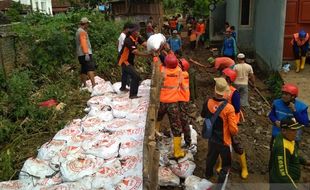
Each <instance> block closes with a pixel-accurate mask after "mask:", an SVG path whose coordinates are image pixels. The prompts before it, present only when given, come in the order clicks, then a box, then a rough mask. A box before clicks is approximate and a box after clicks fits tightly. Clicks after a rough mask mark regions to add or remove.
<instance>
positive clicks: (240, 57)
mask: <svg viewBox="0 0 310 190" xmlns="http://www.w3.org/2000/svg"><path fill="white" fill-rule="evenodd" d="M237 58H238V59H244V58H245V55H244V54H243V53H239V54H238V55H237Z"/></svg>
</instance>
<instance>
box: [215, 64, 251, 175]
mask: <svg viewBox="0 0 310 190" xmlns="http://www.w3.org/2000/svg"><path fill="white" fill-rule="evenodd" d="M222 75H223V77H224V78H225V80H226V82H227V83H228V85H229V89H230V93H228V94H225V95H224V98H225V99H227V101H228V103H230V104H231V105H233V107H234V109H235V115H236V117H235V119H236V121H237V123H239V122H240V115H241V113H240V111H241V110H240V94H239V92H238V90H237V89H236V88H235V87H233V86H232V83H233V82H234V81H235V80H236V78H237V73H236V71H234V70H232V69H230V68H226V69H224V70H223V71H222ZM238 137H239V136H238V135H235V136H233V137H232V139H231V142H232V147H233V149H234V151H235V152H236V153H237V154H238V155H239V159H240V166H241V178H242V179H247V178H248V175H249V173H248V168H247V162H246V155H245V151H244V150H243V148H242V146H241V143H240V138H238ZM218 161H219V162H218V164H217V167H216V171H217V172H218V173H219V172H220V170H221V168H222V163H221V157H219V160H218Z"/></svg>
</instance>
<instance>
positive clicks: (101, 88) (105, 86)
mask: <svg viewBox="0 0 310 190" xmlns="http://www.w3.org/2000/svg"><path fill="white" fill-rule="evenodd" d="M109 92H113V93H114V90H113V87H112V84H111V82H110V81H107V82H105V83H99V84H97V85H96V86H95V87H94V88H93V91H92V93H91V97H93V96H101V95H104V94H106V93H109Z"/></svg>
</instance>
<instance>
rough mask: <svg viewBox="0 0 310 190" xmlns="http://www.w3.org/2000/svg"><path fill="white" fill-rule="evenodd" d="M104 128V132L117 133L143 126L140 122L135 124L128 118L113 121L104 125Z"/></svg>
mask: <svg viewBox="0 0 310 190" xmlns="http://www.w3.org/2000/svg"><path fill="white" fill-rule="evenodd" d="M102 127H103V128H104V131H110V132H115V131H121V130H127V129H133V128H137V127H141V124H140V122H139V123H138V122H133V121H130V120H129V119H126V118H115V119H113V120H111V121H108V122H105V123H103V124H102Z"/></svg>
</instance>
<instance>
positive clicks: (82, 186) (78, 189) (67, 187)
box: [40, 180, 91, 190]
mask: <svg viewBox="0 0 310 190" xmlns="http://www.w3.org/2000/svg"><path fill="white" fill-rule="evenodd" d="M40 190H91V183H90V182H89V181H86V180H83V181H81V182H67V183H62V184H59V185H54V186H51V187H47V188H41V189H40Z"/></svg>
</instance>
